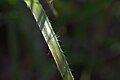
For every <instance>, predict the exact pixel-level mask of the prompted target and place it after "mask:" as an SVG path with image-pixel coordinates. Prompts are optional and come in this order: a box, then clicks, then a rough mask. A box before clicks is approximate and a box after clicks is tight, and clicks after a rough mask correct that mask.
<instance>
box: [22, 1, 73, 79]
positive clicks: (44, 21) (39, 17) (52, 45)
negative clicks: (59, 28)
mask: <svg viewBox="0 0 120 80" xmlns="http://www.w3.org/2000/svg"><path fill="white" fill-rule="evenodd" d="M24 1H25V3H26V4H27V6H28V8H29V9H30V10H31V12H32V13H33V15H34V18H35V20H36V22H37V24H38V25H39V28H40V30H41V32H42V34H43V36H44V38H45V41H46V42H47V45H48V47H49V49H50V51H51V53H52V55H53V58H54V60H55V62H56V65H57V67H58V70H59V71H60V73H61V75H62V78H63V79H64V80H74V78H73V76H72V73H71V70H70V68H69V66H68V63H67V61H66V58H65V56H64V54H63V51H62V49H61V47H60V45H59V43H58V40H57V37H56V35H55V33H54V31H53V29H52V26H51V24H50V22H49V20H48V17H47V16H46V14H45V12H44V10H43V8H42V6H41V4H40V3H39V1H38V0H24ZM31 4H32V6H31Z"/></svg>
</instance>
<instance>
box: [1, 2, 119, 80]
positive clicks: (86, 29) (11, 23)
mask: <svg viewBox="0 0 120 80" xmlns="http://www.w3.org/2000/svg"><path fill="white" fill-rule="evenodd" d="M54 7H55V9H56V11H57V13H58V14H57V16H56V18H55V17H54V18H55V19H53V20H51V24H52V26H53V29H54V30H55V33H56V35H57V36H58V39H59V40H60V44H61V47H62V49H63V51H64V54H65V56H66V58H67V60H68V63H69V66H70V68H71V71H72V72H73V75H74V77H75V80H120V1H119V0H54ZM0 80H62V78H61V76H60V74H59V72H58V70H57V68H56V65H55V62H54V60H53V57H52V56H51V54H49V49H48V47H47V45H46V43H45V41H44V38H43V36H42V34H41V32H40V30H39V28H38V26H37V24H36V22H35V20H34V18H33V16H32V14H31V12H30V10H29V9H27V7H26V5H25V3H23V2H22V0H20V1H17V0H11V1H10V0H1V1H0Z"/></svg>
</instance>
